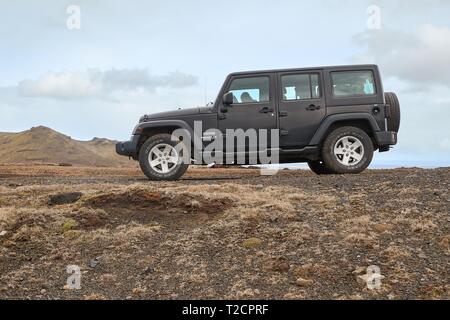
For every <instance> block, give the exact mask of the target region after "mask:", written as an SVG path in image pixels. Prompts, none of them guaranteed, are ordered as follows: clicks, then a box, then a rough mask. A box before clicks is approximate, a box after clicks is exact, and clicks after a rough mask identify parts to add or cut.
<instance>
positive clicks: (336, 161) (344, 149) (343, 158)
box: [322, 127, 373, 173]
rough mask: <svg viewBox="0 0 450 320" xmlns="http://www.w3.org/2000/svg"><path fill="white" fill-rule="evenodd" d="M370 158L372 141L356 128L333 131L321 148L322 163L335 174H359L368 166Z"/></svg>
mask: <svg viewBox="0 0 450 320" xmlns="http://www.w3.org/2000/svg"><path fill="white" fill-rule="evenodd" d="M372 157H373V143H372V140H371V139H370V137H369V136H368V135H367V133H365V132H364V131H363V130H361V129H359V128H356V127H341V128H337V129H335V130H333V131H332V132H331V133H330V134H329V135H328V137H327V138H326V139H325V141H324V143H323V146H322V159H323V162H324V163H325V166H326V167H327V168H328V169H329V170H331V171H333V172H335V173H360V172H362V171H364V170H365V169H366V168H367V167H368V166H369V164H370V162H371V161H372Z"/></svg>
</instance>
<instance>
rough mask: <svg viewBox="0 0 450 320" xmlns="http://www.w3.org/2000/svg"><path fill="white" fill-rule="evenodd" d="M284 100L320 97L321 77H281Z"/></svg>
mask: <svg viewBox="0 0 450 320" xmlns="http://www.w3.org/2000/svg"><path fill="white" fill-rule="evenodd" d="M281 87H282V90H283V92H282V94H283V100H285V101H289V100H304V99H316V98H319V97H320V87H319V75H318V74H317V73H312V74H290V75H284V76H281Z"/></svg>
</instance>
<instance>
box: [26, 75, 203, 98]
mask: <svg viewBox="0 0 450 320" xmlns="http://www.w3.org/2000/svg"><path fill="white" fill-rule="evenodd" d="M196 83H197V78H196V77H195V76H192V75H189V74H184V73H181V72H171V73H168V74H166V75H151V74H149V72H148V71H147V70H146V69H122V70H117V69H111V70H107V71H100V70H97V69H89V70H87V71H71V72H69V71H65V72H47V73H45V74H43V75H41V76H39V77H38V78H37V79H36V80H31V79H27V80H23V81H20V82H19V84H18V88H19V93H20V95H21V96H25V97H50V98H59V99H74V98H86V97H105V96H108V95H109V94H112V93H116V92H135V91H139V90H144V91H148V92H153V91H154V90H155V89H156V88H184V87H188V86H192V85H195V84H196Z"/></svg>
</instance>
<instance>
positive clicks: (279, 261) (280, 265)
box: [269, 257, 291, 272]
mask: <svg viewBox="0 0 450 320" xmlns="http://www.w3.org/2000/svg"><path fill="white" fill-rule="evenodd" d="M290 268H291V265H290V264H289V262H288V260H287V259H286V258H285V257H278V258H272V260H271V261H270V263H269V270H272V271H277V272H288V271H289V269H290Z"/></svg>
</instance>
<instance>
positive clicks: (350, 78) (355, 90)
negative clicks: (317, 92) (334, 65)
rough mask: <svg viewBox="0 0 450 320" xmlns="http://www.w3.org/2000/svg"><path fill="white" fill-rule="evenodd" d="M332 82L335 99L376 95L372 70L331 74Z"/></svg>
mask: <svg viewBox="0 0 450 320" xmlns="http://www.w3.org/2000/svg"><path fill="white" fill-rule="evenodd" d="M331 81H332V86H333V95H334V96H335V97H352V96H372V95H374V94H376V88H375V81H374V77H373V72H372V71H370V70H367V71H335V72H331Z"/></svg>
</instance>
